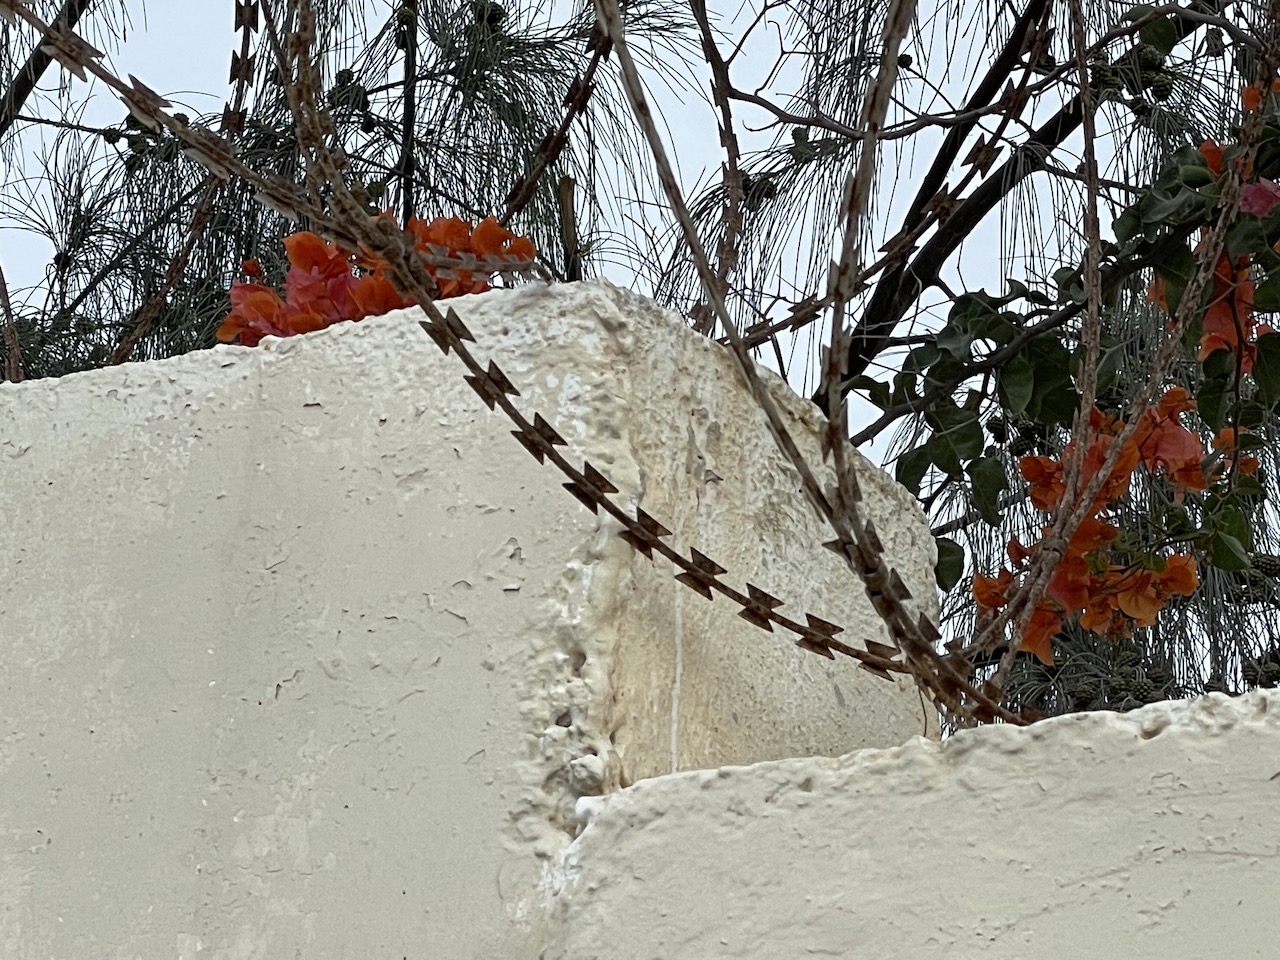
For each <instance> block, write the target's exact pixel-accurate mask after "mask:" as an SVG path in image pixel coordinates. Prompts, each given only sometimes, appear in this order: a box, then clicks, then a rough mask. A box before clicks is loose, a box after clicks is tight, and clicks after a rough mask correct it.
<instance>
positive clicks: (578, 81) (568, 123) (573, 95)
mask: <svg viewBox="0 0 1280 960" xmlns="http://www.w3.org/2000/svg"><path fill="white" fill-rule="evenodd" d="M607 52H608V47H607V46H606V45H605V44H602V43H594V44H592V52H591V59H590V60H588V61H587V69H586V70H585V71H584V72H583V73H582V74H581V75H580V76H577V77H575V78H574V80H573V83H572V84H570V86H569V90H568V92H567V93H565V95H564V106H565V107H566V109H565V113H564V116H563V117H562V118H561V119H560V124H559V126H557V127H556V129H555V130H553V131H551V132H550V133H549V134H547V136H546V137H545V138H544V139H543V141H542V143H541V144H540V145H539V146H538V152H537V153H536V154H535V155H534V158H533V167H532V169H530V171H529V173H528V174H527V175H526V176H525V178H524V179H523V180H521V181H520V182H519V183H517V184H516V185H515V186H514V187H512V188H511V192H510V193H508V194H507V199H506V201H505V202H506V209H505V210H503V211H502V216H500V217H498V222H499V223H500V224H502V225H503V226H504V227H505V226H508V225H509V224H510V223H511V220H512V218H514V217H515V216H517V215H518V214H519V213H520V212H521V211H522V210H524V208H525V207H527V206H528V205H529V201H530V200H532V199H533V194H534V190H535V189H536V188H537V186H538V181H539V180H541V179H542V176H543V174H545V173H546V172H547V170H548V169H549V168H550V167H551V165H552V164H553V163H555V162H556V161H557V160H558V159H559V158H560V154H561V153H563V152H564V148H565V145H566V144H568V142H569V129H570V128H571V127H572V126H573V121H575V120H576V119H578V117H580V116H582V114H583V113H585V112H586V109H587V103H588V102H589V101H590V99H591V94H592V93H594V92H595V89H596V86H595V78H596V71H597V70H599V69H600V62H601V61H602V60H603V59H604V57H605V54H606V53H607Z"/></svg>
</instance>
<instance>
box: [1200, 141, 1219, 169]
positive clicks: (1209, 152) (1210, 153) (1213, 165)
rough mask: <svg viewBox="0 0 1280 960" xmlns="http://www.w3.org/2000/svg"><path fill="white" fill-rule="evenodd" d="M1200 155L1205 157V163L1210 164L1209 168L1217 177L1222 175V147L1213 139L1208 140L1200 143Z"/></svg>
mask: <svg viewBox="0 0 1280 960" xmlns="http://www.w3.org/2000/svg"><path fill="white" fill-rule="evenodd" d="M1200 155H1201V156H1202V157H1204V161H1205V163H1207V164H1208V165H1209V169H1210V170H1212V171H1213V175H1214V176H1215V177H1220V176H1222V148H1221V147H1220V146H1218V145H1217V144H1216V143H1214V142H1213V141H1212V140H1206V141H1204V143H1202V144H1200Z"/></svg>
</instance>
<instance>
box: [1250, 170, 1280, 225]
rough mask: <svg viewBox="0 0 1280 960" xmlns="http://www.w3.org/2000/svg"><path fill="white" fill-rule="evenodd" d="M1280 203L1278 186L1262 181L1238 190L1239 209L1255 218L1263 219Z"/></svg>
mask: <svg viewBox="0 0 1280 960" xmlns="http://www.w3.org/2000/svg"><path fill="white" fill-rule="evenodd" d="M1278 203H1280V184H1277V183H1275V182H1274V181H1272V180H1266V179H1262V180H1259V181H1258V182H1257V183H1246V184H1245V185H1244V186H1243V187H1241V188H1240V209H1241V210H1243V211H1244V212H1245V213H1252V214H1253V215H1254V216H1256V217H1265V216H1267V215H1268V214H1269V213H1271V211H1272V210H1274V209H1275V206H1276V204H1278Z"/></svg>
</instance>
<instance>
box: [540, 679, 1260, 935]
mask: <svg viewBox="0 0 1280 960" xmlns="http://www.w3.org/2000/svg"><path fill="white" fill-rule="evenodd" d="M583 803H584V806H587V807H588V809H587V812H588V813H590V814H591V816H592V820H591V823H590V825H589V826H588V827H587V828H586V829H585V830H584V831H583V833H582V835H581V837H579V839H578V840H577V841H576V842H575V843H574V845H573V847H572V849H571V851H570V853H569V856H568V861H567V862H568V870H567V874H566V877H565V878H564V880H563V885H562V889H561V891H560V895H559V897H558V900H557V904H556V923H555V927H554V930H553V933H552V939H553V943H552V946H551V948H550V949H548V951H547V953H546V955H545V956H546V960H588V958H599V960H657V958H663V960H675V958H682V960H684V958H687V960H695V958H699V960H701V958H727V957H733V958H735V960H777V958H779V957H810V956H816V957H844V958H848V960H855V958H856V960H861V958H864V957H886V958H894V960H917V958H918V960H926V958H928V960H933V958H941V957H945V958H948V960H967V958H993V960H994V958H1000V960H1079V958H1121V957H1123V958H1125V960H1130V958H1132V960H1169V958H1178V960H1201V958H1208V957H1232V958H1243V957H1257V958H1267V960H1270V958H1274V957H1276V956H1277V955H1280V947H1277V943H1276V918H1277V896H1278V895H1280V691H1275V690H1271V691H1261V690H1260V691H1255V692H1254V693H1251V694H1249V695H1248V696H1244V697H1241V698H1238V699H1234V700H1233V699H1229V698H1227V697H1225V696H1223V695H1221V694H1212V695H1210V696H1208V697H1205V698H1203V699H1200V700H1197V701H1194V702H1191V703H1184V702H1179V703H1164V704H1155V705H1152V706H1149V707H1145V708H1143V709H1141V710H1137V711H1134V712H1133V713H1129V714H1124V715H1117V714H1109V713H1093V714H1077V715H1074V716H1069V717H1064V718H1060V719H1054V720H1048V721H1044V722H1042V723H1038V724H1036V725H1034V726H1032V727H1030V728H1024V729H1017V728H1012V727H999V726H995V727H986V728H984V729H981V730H977V731H974V732H970V733H962V734H960V735H959V736H956V737H954V738H952V739H950V740H948V741H946V742H944V743H943V744H941V745H939V744H938V743H936V742H933V741H927V740H923V739H917V740H913V741H912V742H910V743H908V744H906V745H905V746H903V747H900V748H896V749H891V750H867V751H863V752H860V753H855V754H851V755H849V756H845V757H841V758H839V759H819V758H808V759H795V760H783V761H779V762H775V763H761V764H756V765H754V766H751V767H726V768H724V769H721V770H705V771H693V772H689V773H681V774H677V775H675V776H669V777H661V778H658V779H655V780H649V781H645V782H644V783H640V784H637V785H636V786H634V787H631V788H630V789H628V790H624V791H622V792H621V793H617V794H614V795H612V796H610V797H607V798H605V799H603V800H599V801H595V802H594V804H591V802H589V801H583Z"/></svg>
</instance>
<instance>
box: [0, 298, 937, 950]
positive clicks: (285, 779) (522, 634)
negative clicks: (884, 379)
mask: <svg viewBox="0 0 1280 960" xmlns="http://www.w3.org/2000/svg"><path fill="white" fill-rule="evenodd" d="M453 303H454V305H455V307H456V309H457V310H458V311H459V313H460V314H461V315H462V316H463V317H465V319H466V321H467V322H468V324H469V325H470V327H471V329H472V332H473V333H474V335H475V336H476V339H477V341H478V343H477V352H478V354H479V355H480V356H481V357H490V356H491V357H493V358H494V359H496V360H497V361H498V362H499V364H500V365H501V366H502V368H503V370H505V372H506V373H507V374H508V376H509V377H510V378H511V379H512V381H513V382H514V383H515V384H516V386H517V387H518V388H519V389H520V391H521V393H522V397H521V398H520V400H519V402H520V403H521V404H523V405H524V409H525V410H526V411H528V412H529V413H530V414H531V413H532V412H533V411H534V410H536V411H538V412H540V413H542V414H543V415H544V416H545V417H546V418H547V419H548V420H549V421H550V422H551V423H553V424H554V425H555V426H556V428H557V429H558V430H559V431H560V433H561V434H562V435H563V436H564V437H565V438H566V439H567V440H568V441H569V447H568V449H569V450H570V451H572V455H573V456H574V457H578V458H588V459H590V461H591V462H592V463H593V464H594V465H596V466H597V467H599V468H600V469H601V470H603V471H604V472H605V473H606V474H607V475H608V476H609V477H610V478H611V479H612V480H613V482H614V483H616V484H617V485H618V487H619V488H621V491H622V493H621V497H622V499H623V502H625V503H628V504H629V505H631V506H635V505H637V504H638V505H640V506H642V507H643V508H644V509H646V510H647V511H649V512H650V513H652V514H653V515H654V516H656V517H658V518H659V519H660V520H661V521H662V522H664V523H665V524H667V526H669V527H670V528H671V529H672V530H673V531H675V539H676V541H677V542H678V543H680V544H681V545H682V546H683V547H684V548H685V549H686V550H687V549H688V547H691V546H696V547H698V548H699V549H701V550H702V551H703V552H705V553H707V554H708V555H710V556H711V557H712V558H713V559H715V560H717V561H718V562H720V563H721V564H723V565H724V566H726V567H727V568H729V570H730V573H729V574H728V578H729V579H730V580H732V581H734V582H736V583H737V584H738V585H739V586H740V587H741V585H742V584H744V583H745V582H746V581H748V580H750V581H751V582H753V583H755V584H757V585H759V586H760V587H762V588H763V589H765V590H768V591H770V592H772V593H774V594H776V595H777V596H779V597H781V598H783V599H784V600H786V601H787V608H786V609H787V611H788V612H790V613H792V614H793V615H797V616H802V615H803V613H805V612H810V613H813V614H815V615H817V616H821V617H824V618H826V619H829V620H833V621H835V622H838V623H842V624H844V625H845V626H847V627H848V628H849V634H848V636H851V637H852V639H853V640H854V641H855V642H856V641H857V640H859V639H861V638H864V637H876V636H878V635H879V634H880V631H881V630H882V625H880V624H879V623H878V622H877V621H876V620H875V618H874V615H873V613H872V612H871V609H870V606H869V604H868V603H867V602H866V600H865V598H864V597H863V595H862V592H861V590H860V588H859V587H858V586H857V584H856V583H853V582H851V579H850V576H849V574H848V572H847V571H846V570H845V569H844V568H843V566H842V565H841V564H840V563H839V561H838V560H837V559H836V558H835V557H834V556H833V555H832V554H830V553H829V552H828V551H825V550H823V549H822V548H821V547H820V544H821V542H822V541H823V540H826V539H828V538H829V534H828V533H827V532H826V531H825V530H823V529H822V526H821V524H820V523H818V521H817V520H816V518H815V517H814V515H813V514H812V512H811V511H810V509H809V508H808V506H807V505H806V503H805V502H804V500H803V498H802V497H801V496H800V495H799V493H798V489H797V485H796V483H795V481H794V479H793V477H792V476H791V473H790V471H789V470H788V469H787V467H786V465H785V464H784V463H783V462H782V459H781V457H780V455H778V454H777V452H776V451H775V450H774V449H773V445H772V441H771V440H770V439H769V436H768V434H767V431H766V429H765V427H764V425H763V421H762V419H761V418H760V415H759V412H758V411H757V410H755V408H754V407H753V406H752V405H751V403H750V401H749V400H748V399H747V397H746V394H745V392H744V390H743V388H742V387H741V385H740V384H739V383H738V380H737V377H736V374H735V373H734V372H733V370H732V367H731V364H730V362H729V359H728V357H727V356H725V354H724V352H723V350H722V349H721V348H719V347H717V346H715V345H714V344H710V343H708V342H707V341H705V340H703V339H702V338H700V337H697V336H695V335H693V334H692V333H690V332H689V331H688V330H686V329H684V328H683V327H682V326H681V325H680V324H679V322H678V321H677V320H676V319H675V318H672V317H671V316H669V315H666V314H663V313H662V312H661V311H658V310H656V309H655V308H654V307H653V306H652V305H650V304H648V303H647V302H645V301H643V300H641V299H639V298H636V297H633V296H631V295H629V294H626V293H624V292H622V291H619V290H617V289H614V288H612V287H609V286H607V285H604V284H598V285H597V284H584V285H576V286H561V287H553V288H540V287H530V288H525V289H522V290H518V291H513V292H506V293H500V292H493V293H490V294H486V295H484V296H482V297H476V298H464V299H462V300H458V301H454V302H453ZM419 316H420V315H418V314H417V313H416V312H414V311H409V312H404V313H397V314H392V315H389V316H387V317H383V318H377V319H371V320H367V321H364V322H362V323H360V324H347V325H341V326H336V327H333V328H330V329H328V330H325V331H321V332H318V333H316V334H312V335H309V336H306V337H298V338H291V339H288V340H283V341H268V342H267V343H266V344H265V345H264V346H263V347H260V348H256V349H245V348H231V347H222V348H218V349H215V350H213V351H209V352H204V353H200V354H193V355H189V356H185V357H180V358H176V359H173V360H168V361H164V362H155V363H146V364H130V365H126V366H123V367H118V368H114V369H110V370H103V371H96V372H93V373H87V374H82V375H77V376H73V377H68V378H65V379H63V380H60V381H56V382H46V381H38V382H33V383H27V384H19V385H16V386H14V385H10V384H3V385H0V424H2V425H3V426H2V427H0V516H3V523H2V524H0V957H4V958H5V960H37V958H38V960H48V958H55V960H82V958H83V960H126V958H128V960H133V958H145V960H157V958H177V960H191V958H195V957H209V958H214V960H331V958H332V960H338V958H357V957H358V958H361V960H364V958H379V960H381V958H393V960H399V958H402V957H411V958H415V960H420V958H426V957H441V958H449V960H463V958H472V957H474V958H482V957H483V958H486V960H492V958H498V957H512V958H534V957H538V956H539V954H540V951H541V947H542V944H543V942H544V940H543V937H544V934H545V932H546V931H545V920H544V917H545V914H544V904H545V902H546V898H547V897H549V896H550V895H551V894H552V892H553V891H554V889H555V888H556V883H557V881H556V878H557V877H559V876H560V875H561V870H560V866H559V864H560V857H561V855H562V853H563V851H564V849H565V848H566V846H567V845H568V844H569V843H570V841H571V839H572V837H573V836H574V834H575V832H576V831H577V829H578V827H579V822H578V820H577V818H576V816H575V813H574V809H575V805H576V804H577V803H578V802H579V800H580V799H581V798H582V797H584V796H585V797H591V796H593V795H596V794H604V793H608V792H610V791H612V790H615V789H617V788H618V787H619V786H620V785H625V784H627V783H632V782H635V781H639V780H641V779H642V778H644V777H650V776H653V775H656V774H663V773H669V772H671V771H672V770H675V769H689V768H693V767H702V766H717V765H720V764H726V763H750V762H753V761H757V760H767V759H775V758H780V757H786V756H794V755H802V754H830V755H835V754H841V753H844V752H846V751H849V750H852V749H856V748H859V747H867V746H888V745H892V744H897V743H901V742H903V741H904V740H905V739H906V738H907V737H909V736H911V735H912V734H916V733H919V732H921V731H922V730H923V729H924V719H923V712H922V709H921V706H920V703H919V700H918V698H917V697H916V695H915V693H914V691H912V690H911V689H909V688H908V687H907V686H906V685H896V684H893V683H888V682H885V681H883V680H878V679H876V678H873V677H871V676H870V675H868V674H866V673H863V672H860V671H858V670H856V669H855V667H854V664H852V663H851V662H844V661H838V662H834V663H833V662H828V661H826V660H822V659H820V658H818V657H816V656H814V655H812V654H808V653H804V652H802V651H799V650H797V649H796V648H795V647H794V646H792V645H791V643H790V642H789V641H788V640H787V639H786V638H783V637H779V636H777V635H770V634H766V633H764V632H762V631H759V630H757V629H756V628H754V627H752V626H751V625H749V624H747V623H746V622H745V621H743V620H741V619H739V618H738V617H737V616H736V615H735V614H736V610H735V609H734V608H732V607H730V606H728V605H727V604H726V603H724V602H723V601H719V602H715V603H708V602H707V601H705V600H703V599H701V598H700V597H698V596H697V595H695V594H693V593H692V592H691V591H689V590H688V589H687V588H685V587H683V586H680V585H678V584H677V583H675V581H674V580H672V577H671V575H672V571H671V569H670V568H669V565H667V564H665V563H657V564H654V563H650V561H647V560H645V559H644V558H642V557H640V556H638V555H636V554H635V553H633V552H632V551H631V549H630V548H629V547H627V546H626V545H625V544H624V543H622V542H621V541H620V540H619V539H618V538H617V537H616V536H614V535H613V534H614V532H615V529H614V527H613V526H612V521H608V520H601V519H597V518H596V517H595V516H593V515H592V514H591V513H589V512H588V511H586V510H585V509H583V508H582V507H581V506H580V505H579V504H578V503H577V501H575V500H574V499H573V498H572V497H571V496H569V495H568V494H567V493H566V492H565V491H564V490H563V489H562V488H561V487H560V483H561V482H562V479H563V478H561V477H560V476H558V475H557V474H556V473H555V471H554V470H553V469H552V468H550V467H539V466H538V465H537V464H536V463H535V462H534V461H533V459H532V458H531V457H529V455H528V454H527V453H526V452H525V451H524V450H523V448H521V447H520V446H519V445H518V444H517V443H516V442H515V440H514V439H513V438H512V437H511V436H510V435H509V430H510V428H511V425H510V424H509V423H507V422H506V421H505V419H504V418H502V417H500V416H498V415H495V414H490V413H489V412H488V411H487V410H485V408H484V407H483V405H482V404H481V402H480V401H479V399H478V398H477V397H476V396H475V394H474V393H472V391H471V390H470V389H469V388H468V387H467V386H466V385H465V384H464V383H463V381H462V379H461V376H460V374H461V372H462V370H461V367H460V365H459V364H458V363H457V361H456V360H455V359H454V358H452V357H445V356H443V355H442V354H441V353H440V351H439V350H438V348H437V347H436V346H435V345H434V344H433V343H432V342H431V341H430V340H429V339H428V338H427V337H426V335H425V334H424V333H423V332H422V330H421V329H420V328H419V326H418V324H417V322H416V321H417V319H418V318H419ZM779 390H780V392H784V391H785V388H783V387H781V385H779ZM782 403H783V408H784V410H785V412H786V416H787V417H788V418H789V419H790V422H791V424H792V426H793V428H794V430H795V432H796V434H797V438H798V439H799V441H800V443H801V446H802V448H803V449H804V450H805V451H806V452H808V453H810V454H811V456H812V459H814V460H815V461H816V460H818V459H819V458H818V456H817V450H818V447H817V439H816V433H815V431H816V428H817V426H818V424H817V421H816V419H815V417H814V413H813V410H812V408H811V406H810V405H809V404H807V403H805V402H804V401H802V400H800V399H799V398H796V397H795V396H794V395H789V394H785V393H784V399H783V401H782ZM862 481H863V487H864V489H865V490H866V492H867V504H868V510H869V513H870V515H871V516H872V518H873V519H875V521H876V523H877V525H878V527H879V529H880V531H881V536H882V538H883V539H884V541H885V543H886V546H887V549H888V553H889V556H890V558H891V560H893V562H895V563H896V564H897V565H898V566H899V567H900V569H901V570H902V572H903V574H904V577H905V579H906V580H907V582H908V584H909V585H910V586H911V587H912V588H913V589H914V590H915V592H916V594H917V595H918V596H921V597H925V598H927V599H926V603H930V604H931V603H932V597H933V591H932V588H931V573H930V565H931V562H932V546H931V541H930V540H929V538H928V534H927V530H926V527H925V524H924V521H923V518H922V517H921V516H920V514H919V512H918V511H917V510H915V509H914V506H913V505H912V504H911V502H910V500H909V498H907V497H906V496H905V495H904V494H903V493H902V492H901V491H899V490H897V489H896V488H895V487H894V486H893V485H892V484H891V483H890V482H889V481H888V480H887V478H885V477H884V476H883V475H882V474H880V473H879V472H878V471H874V470H872V469H871V468H870V467H867V466H864V469H863V471H862Z"/></svg>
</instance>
